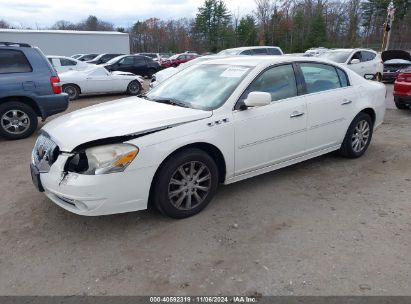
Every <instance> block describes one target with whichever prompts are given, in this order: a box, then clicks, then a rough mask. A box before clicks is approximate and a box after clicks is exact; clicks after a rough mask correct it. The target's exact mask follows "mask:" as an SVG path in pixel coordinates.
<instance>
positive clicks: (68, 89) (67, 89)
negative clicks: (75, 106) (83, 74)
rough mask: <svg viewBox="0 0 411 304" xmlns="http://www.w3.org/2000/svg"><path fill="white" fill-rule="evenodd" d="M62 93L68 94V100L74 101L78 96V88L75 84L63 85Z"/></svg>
mask: <svg viewBox="0 0 411 304" xmlns="http://www.w3.org/2000/svg"><path fill="white" fill-rule="evenodd" d="M63 92H64V93H67V94H68V96H69V100H76V99H77V98H78V97H79V96H80V88H79V87H78V86H76V85H75V84H65V85H63Z"/></svg>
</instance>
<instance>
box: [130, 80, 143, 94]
mask: <svg viewBox="0 0 411 304" xmlns="http://www.w3.org/2000/svg"><path fill="white" fill-rule="evenodd" d="M128 91H129V92H130V94H133V95H136V94H138V93H139V92H140V86H139V84H138V83H137V82H134V81H133V82H131V83H130V84H129V86H128Z"/></svg>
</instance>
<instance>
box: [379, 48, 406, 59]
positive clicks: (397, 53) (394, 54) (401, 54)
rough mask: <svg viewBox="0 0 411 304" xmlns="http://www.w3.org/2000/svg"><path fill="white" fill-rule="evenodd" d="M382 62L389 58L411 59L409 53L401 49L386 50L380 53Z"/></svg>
mask: <svg viewBox="0 0 411 304" xmlns="http://www.w3.org/2000/svg"><path fill="white" fill-rule="evenodd" d="M381 59H382V61H383V62H385V61H387V60H391V59H403V60H408V61H411V54H410V53H408V52H406V51H403V50H388V51H384V52H382V53H381Z"/></svg>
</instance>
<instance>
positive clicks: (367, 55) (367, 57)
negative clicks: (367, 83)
mask: <svg viewBox="0 0 411 304" xmlns="http://www.w3.org/2000/svg"><path fill="white" fill-rule="evenodd" d="M375 56H377V55H376V54H375V53H372V52H367V51H361V61H362V62H365V61H371V60H374V58H375Z"/></svg>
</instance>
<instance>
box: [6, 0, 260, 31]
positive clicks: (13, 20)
mask: <svg viewBox="0 0 411 304" xmlns="http://www.w3.org/2000/svg"><path fill="white" fill-rule="evenodd" d="M203 3H204V0H114V1H113V0H70V1H67V0H0V19H4V20H5V21H7V22H8V23H10V24H11V25H13V26H17V27H30V28H44V27H50V26H51V25H53V24H54V23H55V22H56V21H58V20H67V21H71V22H73V23H76V22H79V21H81V20H83V19H85V18H87V16H89V15H95V16H97V17H98V18H99V19H102V20H104V21H109V22H111V23H113V24H114V25H115V26H122V27H128V26H131V25H132V24H133V23H134V22H135V21H137V20H144V19H147V18H150V17H157V18H160V19H177V18H182V17H187V18H192V17H195V15H196V13H197V8H198V7H200V6H202V4H203ZM225 3H226V4H227V7H228V9H229V10H230V11H232V12H235V14H236V15H240V16H242V15H246V14H248V13H251V12H252V11H253V9H254V7H255V4H254V1H253V0H225Z"/></svg>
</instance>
